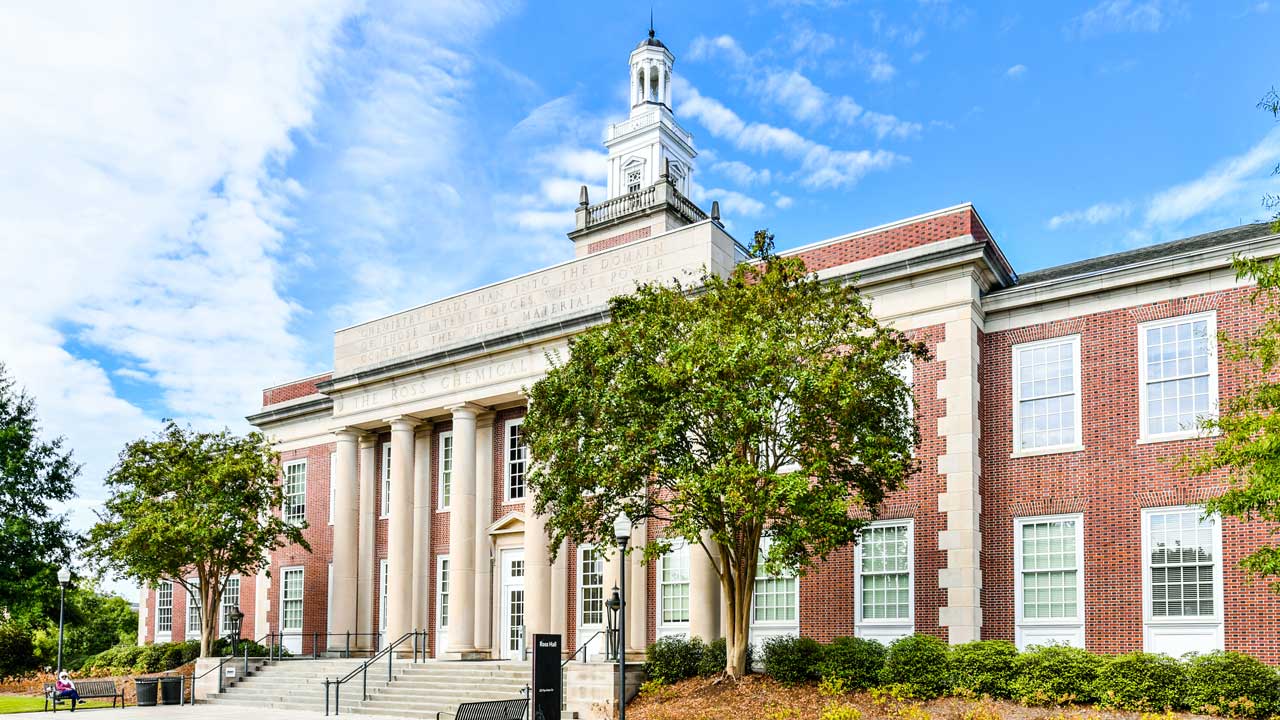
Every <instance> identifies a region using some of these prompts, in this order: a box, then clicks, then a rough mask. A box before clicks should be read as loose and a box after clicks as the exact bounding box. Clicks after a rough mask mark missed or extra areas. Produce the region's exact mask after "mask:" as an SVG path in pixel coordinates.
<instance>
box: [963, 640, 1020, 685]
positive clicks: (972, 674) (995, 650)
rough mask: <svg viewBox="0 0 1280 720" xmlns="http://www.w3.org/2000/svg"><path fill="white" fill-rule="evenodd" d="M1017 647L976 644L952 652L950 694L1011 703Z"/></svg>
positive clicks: (985, 642)
mask: <svg viewBox="0 0 1280 720" xmlns="http://www.w3.org/2000/svg"><path fill="white" fill-rule="evenodd" d="M1017 657H1018V647H1017V646H1016V645H1014V644H1013V643H1011V642H1009V641H1008V640H975V641H973V642H967V643H963V644H960V645H956V646H955V647H953V648H951V661H950V663H949V664H948V666H947V670H948V681H949V684H950V686H951V692H952V693H955V694H957V695H963V696H971V697H981V696H983V695H987V696H990V697H993V698H1001V699H1008V698H1009V697H1011V696H1012V690H1011V689H1010V683H1012V682H1013V675H1014V670H1013V661H1014V660H1015V659H1017Z"/></svg>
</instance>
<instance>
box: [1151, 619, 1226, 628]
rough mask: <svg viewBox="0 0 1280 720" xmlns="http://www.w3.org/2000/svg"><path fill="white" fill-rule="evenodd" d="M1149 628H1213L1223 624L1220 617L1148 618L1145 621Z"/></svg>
mask: <svg viewBox="0 0 1280 720" xmlns="http://www.w3.org/2000/svg"><path fill="white" fill-rule="evenodd" d="M1142 622H1143V624H1144V625H1147V626H1148V627H1213V626H1215V625H1221V624H1222V618H1220V617H1199V618H1160V619H1154V618H1146V619H1144V620H1143V621H1142Z"/></svg>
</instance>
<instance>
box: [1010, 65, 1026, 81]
mask: <svg viewBox="0 0 1280 720" xmlns="http://www.w3.org/2000/svg"><path fill="white" fill-rule="evenodd" d="M1004 74H1005V77H1011V78H1020V77H1022V76H1023V75H1026V74H1027V66H1026V65H1023V64H1022V63H1018V64H1017V65H1014V66H1013V67H1011V68H1009V69H1008V70H1005V71H1004Z"/></svg>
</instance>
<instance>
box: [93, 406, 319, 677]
mask: <svg viewBox="0 0 1280 720" xmlns="http://www.w3.org/2000/svg"><path fill="white" fill-rule="evenodd" d="M279 472H280V465H279V461H278V458H277V456H276V454H275V452H274V451H273V450H272V449H271V444H270V443H269V442H268V441H267V439H266V438H265V437H264V436H263V435H262V434H261V433H257V432H254V433H250V434H249V435H247V436H243V437H242V436H237V435H234V434H232V433H231V432H230V431H228V430H223V431H220V432H197V431H195V430H192V429H190V428H183V427H181V426H179V425H178V424H177V423H175V422H173V421H171V420H170V421H167V422H166V423H165V427H164V428H163V429H162V430H161V431H160V432H159V433H157V434H156V436H155V437H154V438H144V439H141V440H136V441H134V442H131V443H129V444H128V445H127V446H125V448H124V450H123V451H121V453H120V457H119V460H118V461H117V463H116V465H115V467H113V468H112V470H111V472H110V474H108V476H107V480H106V484H107V488H108V489H109V490H110V491H111V497H110V498H109V499H108V500H107V502H106V504H105V506H104V508H103V510H102V511H101V512H99V514H98V522H97V524H95V525H94V526H93V529H92V530H91V531H90V534H89V547H88V552H89V555H90V556H91V557H93V558H95V559H97V560H99V561H101V562H102V563H103V564H104V565H105V566H106V567H108V568H110V569H112V570H114V571H116V572H117V573H119V574H121V575H124V576H125V577H129V578H132V579H134V580H138V581H141V582H145V583H150V584H154V583H157V582H159V581H161V580H168V581H170V582H173V583H175V584H178V585H181V586H182V587H184V588H186V589H187V591H188V592H193V593H195V594H196V596H197V598H198V602H199V607H200V608H208V609H209V610H210V611H208V612H201V617H200V654H201V655H202V656H207V655H209V654H210V651H211V648H212V645H213V641H214V639H215V638H216V636H217V631H218V624H217V620H218V618H217V613H216V612H213V611H212V610H213V609H214V608H217V607H218V604H219V601H220V598H221V597H222V590H223V586H224V585H225V583H226V579H227V577H229V576H231V575H235V574H240V575H253V574H255V573H257V572H258V571H259V570H261V569H262V568H263V567H265V566H266V564H267V553H269V552H271V551H273V550H275V549H277V548H279V547H282V546H284V545H286V544H289V543H296V544H298V545H301V546H302V547H304V548H306V549H307V550H308V551H310V549H311V548H310V546H309V545H308V544H307V542H306V540H305V539H304V538H303V536H302V530H303V529H304V527H305V523H302V524H294V523H292V522H288V521H286V520H285V519H284V518H283V517H282V514H280V513H279V512H278V511H279V510H280V509H281V506H282V503H283V501H284V493H283V490H282V488H281V486H280V483H279V481H278V478H279ZM190 577H194V578H195V580H196V582H195V583H194V584H193V583H192V582H190V581H189V580H188V578H190Z"/></svg>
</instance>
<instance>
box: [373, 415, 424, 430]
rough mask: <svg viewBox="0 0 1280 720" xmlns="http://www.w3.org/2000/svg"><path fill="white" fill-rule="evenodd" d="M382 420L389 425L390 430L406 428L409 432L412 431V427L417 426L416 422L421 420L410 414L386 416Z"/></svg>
mask: <svg viewBox="0 0 1280 720" xmlns="http://www.w3.org/2000/svg"><path fill="white" fill-rule="evenodd" d="M382 422H384V423H386V424H388V425H390V426H391V430H392V432H395V431H396V430H408V431H409V432H412V431H413V429H414V428H416V427H418V423H419V422H421V421H420V420H418V418H416V417H413V416H412V415H396V416H394V417H389V418H386V419H384V420H383V421H382Z"/></svg>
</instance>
